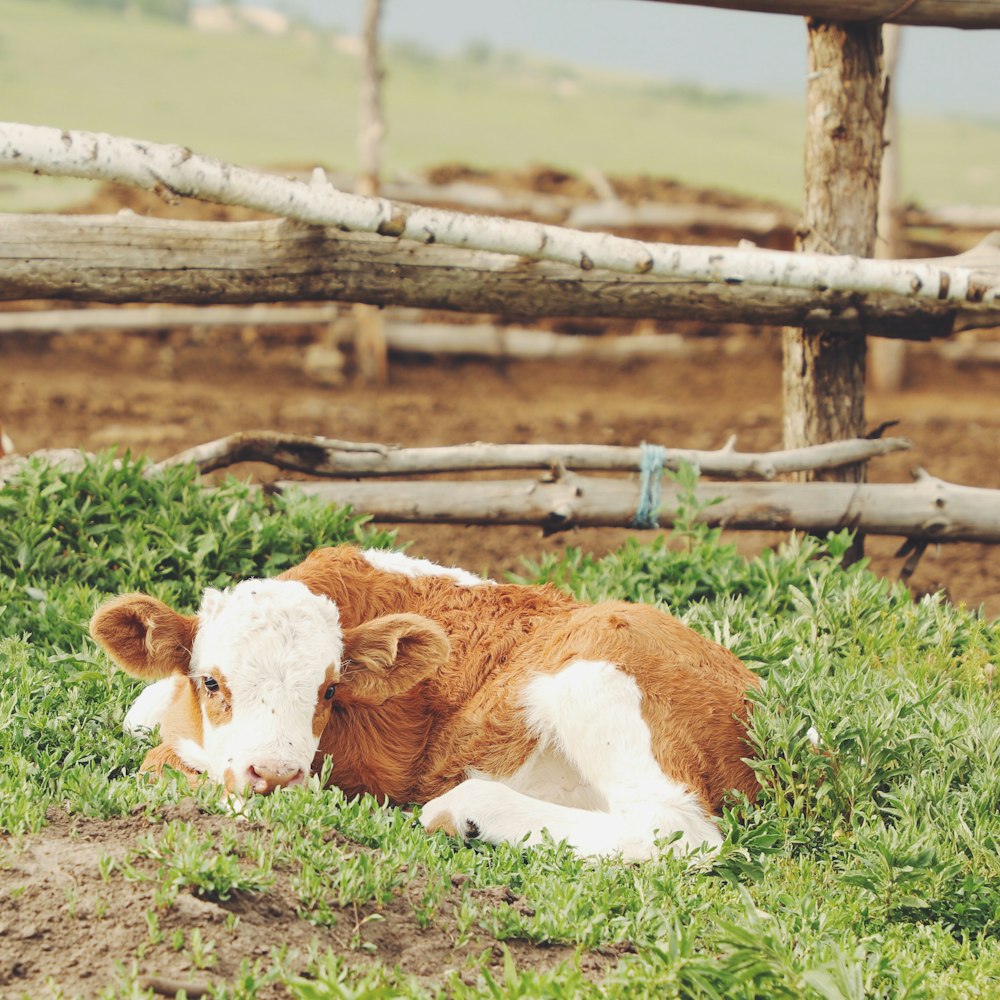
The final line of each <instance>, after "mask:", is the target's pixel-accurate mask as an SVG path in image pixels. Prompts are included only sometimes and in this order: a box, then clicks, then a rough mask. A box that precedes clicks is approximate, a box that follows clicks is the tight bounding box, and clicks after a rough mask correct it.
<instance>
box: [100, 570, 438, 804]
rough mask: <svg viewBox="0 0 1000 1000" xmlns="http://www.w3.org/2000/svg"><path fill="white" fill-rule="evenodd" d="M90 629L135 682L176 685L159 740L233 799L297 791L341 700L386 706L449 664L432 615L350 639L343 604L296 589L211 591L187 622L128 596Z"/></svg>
mask: <svg viewBox="0 0 1000 1000" xmlns="http://www.w3.org/2000/svg"><path fill="white" fill-rule="evenodd" d="M90 632H91V635H92V636H93V637H94V638H95V639H96V640H97V641H98V642H99V643H100V644H101V645H102V646H103V647H104V648H105V649H106V650H107V652H108V653H109V654H110V656H111V658H112V659H113V660H114V661H115V662H116V663H117V664H118V665H119V666H120V667H121V668H122V669H123V670H125V671H127V672H128V673H130V674H133V675H134V676H136V677H141V678H143V679H144V680H147V681H155V680H162V679H165V678H168V677H171V676H173V677H175V678H179V680H177V681H175V688H174V696H173V701H172V703H171V705H170V707H169V708H168V710H167V711H166V713H165V714H164V719H163V726H162V729H161V737H162V738H163V740H164V743H166V744H169V745H170V746H171V747H172V749H173V750H174V751H175V752H176V753H177V755H178V756H179V757H180V758H181V760H182V761H183V762H184V763H185V764H187V765H188V766H190V767H191V768H192V769H193V770H195V771H204V772H206V773H207V774H208V775H209V776H210V777H212V778H214V779H215V780H217V781H220V782H222V783H223V784H225V786H226V787H227V788H228V789H229V790H230V791H232V792H235V793H238V794H243V793H246V792H248V791H249V792H257V793H268V792H271V791H273V790H274V789H276V788H280V787H283V786H287V785H292V784H298V783H301V782H302V781H304V780H305V779H306V777H307V776H308V774H309V772H310V769H311V767H312V763H313V758H314V756H315V754H316V751H317V748H318V745H319V740H320V737H321V735H322V734H323V731H324V729H325V728H326V727H327V725H328V724H329V725H335V720H334V721H333V722H331V716H332V713H333V707H334V704H335V701H336V700H340V701H341V702H342V703H344V704H349V703H353V704H362V705H379V704H381V703H382V702H384V701H386V700H387V699H389V698H391V697H394V696H395V695H398V694H402V693H404V692H405V691H408V690H410V689H411V688H412V687H414V686H415V685H416V684H418V683H419V682H420V681H421V680H423V679H424V678H425V677H427V676H429V675H430V674H431V673H432V672H433V671H434V670H435V669H436V668H437V667H438V666H439V665H440V664H441V663H442V662H443V661H444V660H445V659H446V658H447V656H448V639H447V637H446V636H445V634H444V632H443V630H442V629H441V628H440V627H439V626H438V625H436V624H434V622H432V621H430V620H428V619H426V618H422V617H420V616H419V615H411V614H399V615H386V616H384V617H382V618H376V619H374V620H372V621H370V622H366V623H364V624H362V625H359V626H358V627H357V628H354V629H349V630H347V631H346V632H345V630H344V629H342V627H341V624H340V613H339V611H338V609H337V606H336V604H334V603H333V602H332V601H331V600H329V599H328V598H326V597H323V596H320V595H317V594H314V593H312V592H311V591H310V590H308V588H306V587H305V586H304V585H303V584H302V583H299V582H297V581H292V580H245V581H244V582H242V583H240V584H237V585H236V586H235V587H232V588H230V589H228V590H225V591H219V590H208V591H206V592H205V596H204V600H203V601H202V604H201V607H200V609H199V611H198V614H197V615H190V616H188V615H181V614H178V613H177V612H176V611H174V610H173V609H172V608H170V607H168V606H167V605H166V604H164V603H163V602H162V601H159V600H157V599H156V598H153V597H149V596H147V595H145V594H125V595H123V596H121V597H116V598H114V599H112V600H111V601H108V602H107V603H106V604H104V605H103V606H102V607H101V608H99V609H98V610H97V612H96V614H95V615H94V617H93V619H92V620H91V623H90ZM328 742H329V741H328ZM333 745H334V747H335V745H336V741H335V738H334V740H333ZM334 752H336V751H335V750H334Z"/></svg>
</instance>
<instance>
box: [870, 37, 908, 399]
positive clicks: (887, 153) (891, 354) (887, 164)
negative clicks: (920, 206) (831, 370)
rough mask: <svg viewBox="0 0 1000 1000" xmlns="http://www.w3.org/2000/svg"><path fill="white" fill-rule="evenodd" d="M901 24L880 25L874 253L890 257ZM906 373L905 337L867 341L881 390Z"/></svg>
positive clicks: (897, 248) (896, 243) (896, 247)
mask: <svg viewBox="0 0 1000 1000" xmlns="http://www.w3.org/2000/svg"><path fill="white" fill-rule="evenodd" d="M902 30H903V29H902V28H900V27H899V25H897V24H887V25H885V27H883V28H882V63H883V73H884V77H885V87H886V94H887V100H886V106H885V148H884V150H883V152H882V177H881V180H880V181H879V189H878V225H877V237H876V241H875V256H876V257H881V258H883V259H887V260H891V259H892V258H893V257H899V256H901V255H902V253H903V209H902V206H901V205H900V194H899V191H900V183H899V182H900V172H901V165H900V160H899V127H898V118H899V115H898V114H897V106H898V103H899V102H898V101H897V100H896V97H895V90H894V81H895V79H896V67H897V66H898V64H899V48H900V43H901V37H900V36H901V33H902ZM905 377H906V341H905V340H898V339H894V338H889V337H873V338H872V339H871V340H870V341H869V342H868V380H869V382H870V384H871V385H872V386H873V387H874V388H875V389H879V390H880V391H882V392H898V391H899V390H900V389H902V388H903V381H904V379H905Z"/></svg>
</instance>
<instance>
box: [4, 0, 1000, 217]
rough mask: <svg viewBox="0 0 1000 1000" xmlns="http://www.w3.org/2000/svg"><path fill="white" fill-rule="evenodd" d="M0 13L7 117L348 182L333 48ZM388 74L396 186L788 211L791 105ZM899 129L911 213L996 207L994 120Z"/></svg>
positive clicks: (165, 25) (14, 183)
mask: <svg viewBox="0 0 1000 1000" xmlns="http://www.w3.org/2000/svg"><path fill="white" fill-rule="evenodd" d="M2 8H3V16H2V18H0V92H2V93H3V95H4V101H3V104H4V110H3V115H2V117H3V118H5V119H7V120H13V121H23V122H32V123H36V124H46V125H57V126H61V127H66V128H80V129H92V130H97V131H105V132H111V133H116V134H120V135H128V136H133V137H139V138H145V139H151V140H157V141H161V142H177V143H182V144H184V145H187V146H190V147H191V148H192V149H195V150H196V151H198V152H201V153H206V154H211V155H214V156H218V157H220V158H223V159H228V160H234V161H238V162H242V163H252V164H259V165H263V166H280V165H291V164H295V165H300V164H313V163H322V164H324V165H327V166H329V167H331V168H335V169H346V170H351V169H353V168H354V167H355V163H356V153H355V131H356V121H357V79H358V75H359V63H358V61H357V59H356V58H353V57H351V56H348V55H344V54H341V53H339V52H337V51H335V50H334V48H333V46H332V45H331V41H330V38H329V37H328V36H325V35H322V34H320V33H317V32H315V31H311V30H308V29H303V30H302V31H300V32H299V33H298V34H295V35H293V36H289V37H283V38H271V37H267V36H264V35H262V34H254V33H244V34H238V35H205V34H198V33H195V32H194V31H192V30H190V29H188V28H186V27H183V26H180V25H176V24H173V23H170V22H167V21H160V20H153V19H147V18H143V17H141V16H138V15H136V16H131V17H124V16H121V15H117V14H112V13H106V12H102V11H89V12H88V11H83V10H81V9H79V8H77V7H73V6H68V5H65V4H62V3H60V2H58V0H3V4H2ZM487 32H488V25H485V26H484V34H485V33H487ZM706 44H708V40H706ZM475 55H478V58H473V56H475ZM387 63H388V74H387V84H386V109H387V118H388V143H387V148H386V170H387V172H390V173H391V172H395V171H404V170H418V169H421V168H425V167H428V166H432V165H434V164H440V163H444V162H455V161H459V162H463V163H468V164H471V165H475V166H480V167H494V168H501V167H521V166H525V165H527V164H541V163H544V164H549V165H553V166H557V167H561V168H565V169H569V170H574V171H580V170H583V169H585V168H588V167H596V168H599V169H601V170H603V171H605V172H607V173H610V174H651V175H657V176H667V177H672V178H675V179H678V180H681V181H685V182H689V183H695V184H699V185H706V186H714V187H719V188H724V189H727V190H730V191H734V192H739V193H744V194H752V195H758V196H762V197H766V198H771V199H775V200H777V201H781V202H784V203H786V204H789V205H796V204H797V203H798V202H799V200H800V188H801V159H802V128H803V119H804V112H803V106H802V104H801V103H800V102H794V101H782V100H777V99H773V98H768V97H760V96H753V95H733V94H721V93H719V94H713V93H709V92H705V91H703V90H699V89H698V88H693V87H690V86H683V85H676V86H674V85H670V84H668V83H664V82H657V81H652V80H648V79H642V78H628V77H623V76H616V75H612V74H608V73H603V72H597V71H591V70H587V69H582V68H579V67H576V68H574V67H568V66H559V65H556V64H551V63H540V62H538V61H535V60H532V59H529V58H527V57H524V58H522V57H518V56H514V55H504V54H502V53H501V54H491V53H489V52H488V51H483V52H479V53H478V54H476V53H474V54H472V55H470V56H468V57H464V58H458V57H456V58H450V59H436V58H432V57H430V56H428V55H427V54H425V53H422V52H420V51H416V50H414V49H412V48H410V47H407V46H400V47H397V48H395V49H393V50H392V51H391V52H390V53H389V55H388V59H387ZM902 132H903V134H902V138H901V144H902V151H903V161H904V167H903V172H904V182H903V183H904V194H905V197H906V198H907V199H908V200H914V201H917V202H919V203H921V204H924V205H940V204H947V203H956V202H966V203H980V204H983V203H992V202H996V201H997V196H996V191H997V184H998V181H1000V166H998V165H1000V123H989V122H982V123H979V122H975V121H973V120H971V119H970V120H962V119H937V120H930V119H928V120H922V119H906V120H904V123H903V129H902ZM81 190H84V191H85V190H86V189H85V188H83V189H81V187H80V185H79V184H74V183H73V182H70V183H69V184H59V185H56V184H54V183H52V182H45V186H44V187H41V186H40V185H39V183H38V180H37V179H35V178H24V177H21V176H20V175H15V174H10V173H7V174H2V175H0V210H6V211H16V210H25V209H29V210H30V209H39V208H51V207H56V206H57V205H58V204H64V203H65V202H66V201H72V200H76V199H77V198H78V197H79V192H80V191H81Z"/></svg>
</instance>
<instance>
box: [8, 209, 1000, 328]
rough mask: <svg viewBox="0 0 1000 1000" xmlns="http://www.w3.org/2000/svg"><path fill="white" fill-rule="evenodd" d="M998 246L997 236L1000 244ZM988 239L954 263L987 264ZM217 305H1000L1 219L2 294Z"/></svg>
mask: <svg viewBox="0 0 1000 1000" xmlns="http://www.w3.org/2000/svg"><path fill="white" fill-rule="evenodd" d="M998 242H1000V241H998ZM991 257H1000V248H998V245H995V244H994V243H992V242H991V241H990V240H989V238H987V240H986V241H984V243H983V244H982V245H981V247H980V248H979V249H978V250H974V251H968V252H967V253H966V254H964V255H959V256H958V257H955V258H952V260H953V261H955V262H957V263H958V264H960V265H961V264H962V263H963V262H967V263H968V264H969V266H971V267H979V266H980V265H982V266H985V267H988V266H990V265H989V260H990V258H991ZM18 299H48V300H51V299H63V300H75V301H102V302H109V303H126V302H150V301H156V302H162V303H188V304H204V305H209V304H211V305H220V304H224V303H229V304H236V303H251V302H288V301H294V302H310V301H311V302H323V301H326V302H329V301H331V300H333V301H342V302H368V303H371V304H373V305H388V306H412V307H418V308H424V309H446V310H455V311H460V312H476V313H493V314H500V315H505V316H517V317H528V316H573V315H576V316H604V317H621V318H627V319H642V318H654V319H662V320H673V319H699V320H703V321H705V322H712V323H729V322H736V323H751V324H763V325H769V326H780V325H783V324H784V325H792V326H801V327H805V328H807V329H810V328H822V329H826V330H833V331H836V332H838V333H865V334H873V335H879V336H901V337H905V338H907V339H920V340H923V339H930V338H933V337H945V336H948V335H949V334H950V332H951V329H952V326H953V325H954V324H955V322H956V320H960V321H961V323H962V325H963V326H964V327H972V326H992V325H996V324H998V323H1000V300H995V299H994V300H987V301H980V302H969V301H964V302H961V303H959V302H955V301H944V300H938V299H926V298H921V299H916V298H914V297H912V296H906V295H897V294H894V293H888V292H870V293H861V292H856V293H855V292H850V293H849V292H838V291H834V290H832V289H829V288H827V289H802V288H777V287H772V286H767V285H749V284H746V285H744V284H727V283H725V282H704V281H696V280H687V279H677V278H670V277H663V276H658V275H653V274H619V273H615V272H611V271H604V270H600V269H598V268H593V269H591V270H583V269H581V268H579V267H575V266H570V265H567V264H560V263H555V262H552V261H528V260H524V259H519V258H515V257H510V256H507V255H504V254H497V253H487V252H483V251H474V250H462V249H455V248H452V247H446V246H438V245H432V246H426V245H424V244H422V243H418V242H415V241H412V240H387V239H384V238H383V237H379V236H372V235H369V234H367V233H345V232H341V231H339V230H337V229H336V228H333V227H331V228H323V227H320V226H303V225H298V224H296V223H289V222H287V221H284V220H269V221H264V222H189V221H177V220H168V219H154V218H146V217H141V216H135V215H115V216H46V215H0V300H6V301H11V300H18Z"/></svg>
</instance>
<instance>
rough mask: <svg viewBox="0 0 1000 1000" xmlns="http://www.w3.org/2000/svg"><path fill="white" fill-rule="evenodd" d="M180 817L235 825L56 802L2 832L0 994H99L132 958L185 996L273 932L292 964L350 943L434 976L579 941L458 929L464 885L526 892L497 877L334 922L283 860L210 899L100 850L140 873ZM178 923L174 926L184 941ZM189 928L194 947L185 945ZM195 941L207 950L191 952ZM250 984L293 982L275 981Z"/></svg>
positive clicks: (551, 952)
mask: <svg viewBox="0 0 1000 1000" xmlns="http://www.w3.org/2000/svg"><path fill="white" fill-rule="evenodd" d="M175 819H179V820H184V821H186V822H192V823H196V824H197V825H198V828H199V832H200V833H201V834H209V835H211V834H212V833H216V834H218V833H220V832H221V831H222V829H223V828H226V829H228V830H232V828H233V819H232V817H229V816H215V815H205V814H202V813H201V812H200V811H199V809H198V807H197V805H196V804H195V803H194V802H193V801H186V802H182V803H181V804H180V805H179V806H177V807H173V808H168V809H165V810H162V811H161V812H160V813H158V814H155V815H153V816H151V817H150V816H146V815H145V813H138V814H137V815H134V816H129V817H124V818H122V819H115V820H107V821H102V820H94V819H84V818H80V817H68V816H66V815H65V814H64V813H61V812H58V811H53V812H52V813H51V814H50V816H49V824H48V826H47V827H46V829H45V831H44V833H43V834H41V835H39V836H36V837H32V838H30V839H29V840H28V841H27V842H25V843H24V844H22V845H17V846H16V847H14V846H12V845H2V842H0V845H2V846H6V847H7V858H6V861H5V864H3V865H0V900H2V901H3V908H2V911H0V997H4V998H6V997H10V998H14V997H32V998H36V997H43V996H49V995H53V993H54V990H53V988H54V987H58V989H59V990H61V991H62V992H61V993H59V994H58V995H60V996H84V997H86V996H93V995H96V994H97V993H98V992H100V991H101V990H102V989H104V988H105V987H107V986H108V985H111V984H114V983H123V982H124V977H125V975H126V974H128V973H130V972H133V971H134V973H135V974H137V975H138V977H139V978H138V981H139V983H140V985H142V986H144V987H145V988H147V989H148V988H152V989H154V990H155V992H157V993H158V994H162V995H169V996H172V995H174V993H175V992H176V991H177V990H179V989H186V991H187V992H188V995H189V996H199V995H202V994H203V993H204V992H207V990H208V987H209V986H210V985H212V984H215V985H218V984H220V983H224V982H231V981H233V980H234V979H237V978H238V977H239V976H240V974H241V969H243V970H244V972H245V970H246V968H247V967H248V966H252V965H253V963H255V962H258V963H261V965H262V967H263V970H266V969H267V968H268V966H269V964H270V962H271V960H272V949H274V948H275V947H277V946H279V945H280V946H284V948H285V951H286V954H285V960H284V961H285V968H286V969H288V970H290V971H291V972H293V973H298V974H304V973H306V970H307V966H308V961H309V955H310V953H313V954H317V955H321V954H323V953H325V952H326V951H328V950H330V951H333V952H334V953H336V954H343V955H349V956H350V957H351V962H352V964H355V965H357V964H364V963H365V962H366V961H368V960H369V959H371V958H378V959H379V960H380V961H381V962H382V963H383V964H385V965H387V966H389V967H390V968H391V967H394V966H398V967H399V968H400V969H402V970H403V971H404V972H405V973H407V974H408V975H411V976H414V977H416V978H417V979H418V980H426V982H427V983H428V984H432V983H440V982H441V981H442V980H443V979H445V978H447V977H448V976H449V975H450V974H451V973H452V972H454V973H457V974H458V975H460V976H461V975H462V974H463V968H465V967H467V965H468V961H467V960H470V959H476V958H478V956H480V955H482V954H483V953H484V952H486V951H490V952H491V958H490V962H489V965H490V967H491V969H492V971H493V972H494V973H495V974H496V975H497V978H502V968H503V961H504V947H505V948H506V949H507V951H508V952H509V953H510V955H511V956H512V958H513V959H514V960H515V962H516V963H517V966H518V968H520V969H525V970H528V969H538V970H542V969H551V968H553V967H554V966H557V965H559V964H560V963H562V962H564V961H566V960H567V959H570V958H572V956H573V955H574V949H572V948H568V947H565V946H558V945H549V946H545V947H539V946H537V945H535V944H532V943H529V942H527V941H523V940H517V939H512V940H508V941H505V942H504V945H503V947H501V946H499V945H498V944H497V942H496V941H495V939H494V938H493V937H492V936H490V935H486V934H484V933H483V932H477V931H476V930H475V929H473V930H472V931H471V933H470V934H469V935H468V936H465V935H463V936H462V937H461V939H459V937H458V936H457V935H456V932H455V920H454V915H455V912H456V910H457V908H458V906H459V904H460V902H461V897H462V893H463V891H465V892H467V893H470V894H471V895H472V897H473V898H475V899H477V901H481V902H483V903H484V904H485V905H487V906H489V907H491V908H493V907H508V906H510V907H515V908H516V907H523V906H525V903H524V901H523V899H522V898H521V897H520V896H518V895H516V894H515V893H512V892H510V891H509V890H507V889H504V888H501V887H498V888H496V889H465V890H463V887H462V883H461V882H459V881H456V882H455V884H454V886H453V888H452V891H451V892H450V893H449V895H448V896H447V897H446V898H445V899H444V900H443V901H442V902H441V905H440V909H439V910H438V912H437V914H436V916H435V919H434V920H432V921H430V922H429V923H427V924H426V925H421V923H420V922H419V921H418V919H417V917H416V915H415V908H414V905H413V902H414V901H416V902H419V900H420V898H421V895H422V894H423V892H424V890H425V889H426V886H425V885H423V884H422V883H421V880H420V879H419V878H417V879H414V880H412V881H410V882H409V884H408V885H407V887H406V890H405V892H404V893H403V894H401V895H400V896H397V897H396V898H394V899H393V900H392V901H391V902H390V903H389V904H388V905H385V906H375V905H373V904H369V905H363V906H348V907H344V908H343V910H342V911H340V913H338V914H337V920H336V922H335V924H334V925H333V926H329V927H328V926H316V925H314V924H312V923H310V922H309V921H308V920H306V919H304V918H303V916H302V915H301V914H300V913H299V907H298V904H297V902H296V896H295V893H294V892H293V890H292V889H291V888H290V873H289V872H287V871H278V872H277V877H276V879H275V882H274V884H272V885H270V886H269V887H268V888H267V889H266V890H264V891H261V892H236V893H234V894H233V895H232V896H231V897H229V898H227V899H218V900H216V899H211V898H201V897H199V896H198V895H195V894H193V893H192V892H191V891H190V890H186V889H182V890H180V891H179V892H178V893H177V895H176V897H175V898H174V899H172V900H166V901H165V900H163V899H158V898H157V897H156V893H155V889H154V887H155V885H156V882H155V881H154V879H153V878H152V877H151V878H150V879H149V880H148V881H146V880H143V879H141V878H140V879H139V880H136V879H134V878H126V877H125V876H124V875H123V874H122V871H121V869H120V868H116V867H114V866H110V865H108V859H113V860H114V861H117V862H123V861H125V860H128V859H130V858H132V864H133V865H134V866H135V868H136V869H137V870H138V872H139V873H140V875H142V874H143V873H144V871H145V872H148V874H149V875H150V876H152V875H153V873H154V871H155V865H154V864H153V863H152V862H143V861H142V860H141V859H140V860H138V861H136V860H135V859H134V857H133V856H134V852H135V848H136V846H137V844H138V842H139V839H140V838H141V837H143V835H149V834H152V836H153V837H154V838H155V837H156V831H157V829H158V827H159V826H161V825H162V824H163V823H164V822H168V821H170V820H175ZM239 829H243V830H247V829H249V827H247V826H244V827H240V828H239ZM357 849H358V850H363V848H360V847H357ZM102 861H103V871H102ZM374 917H377V918H378V919H373V918H374ZM151 921H153V922H152V923H151ZM176 936H182V937H180V940H182V941H183V946H182V948H178V947H177V937H176ZM195 936H200V940H201V942H202V943H203V946H202V948H201V949H192V948H191V947H190V944H191V941H192V939H193V938H194V937H195ZM196 955H200V956H203V957H201V960H200V961H199V960H197V959H195V960H193V959H194V956H196ZM613 961H614V953H613V951H607V952H606V953H604V952H602V953H594V954H592V955H587V956H584V957H582V959H581V968H582V970H583V971H584V972H585V973H586V974H588V975H591V974H592V975H595V976H600V975H602V974H603V973H604V972H606V970H607V968H608V966H609V964H611V963H612V962H613ZM477 964H478V963H477ZM474 983H475V978H474V977H473V978H470V979H469V984H470V985H471V984H474ZM257 995H258V996H260V997H262V998H268V997H283V996H287V995H288V994H287V992H286V990H285V989H284V988H283V987H281V986H278V985H274V986H273V987H271V988H269V987H266V986H265V987H264V989H263V990H262V991H261V992H260V993H258V994H257Z"/></svg>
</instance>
